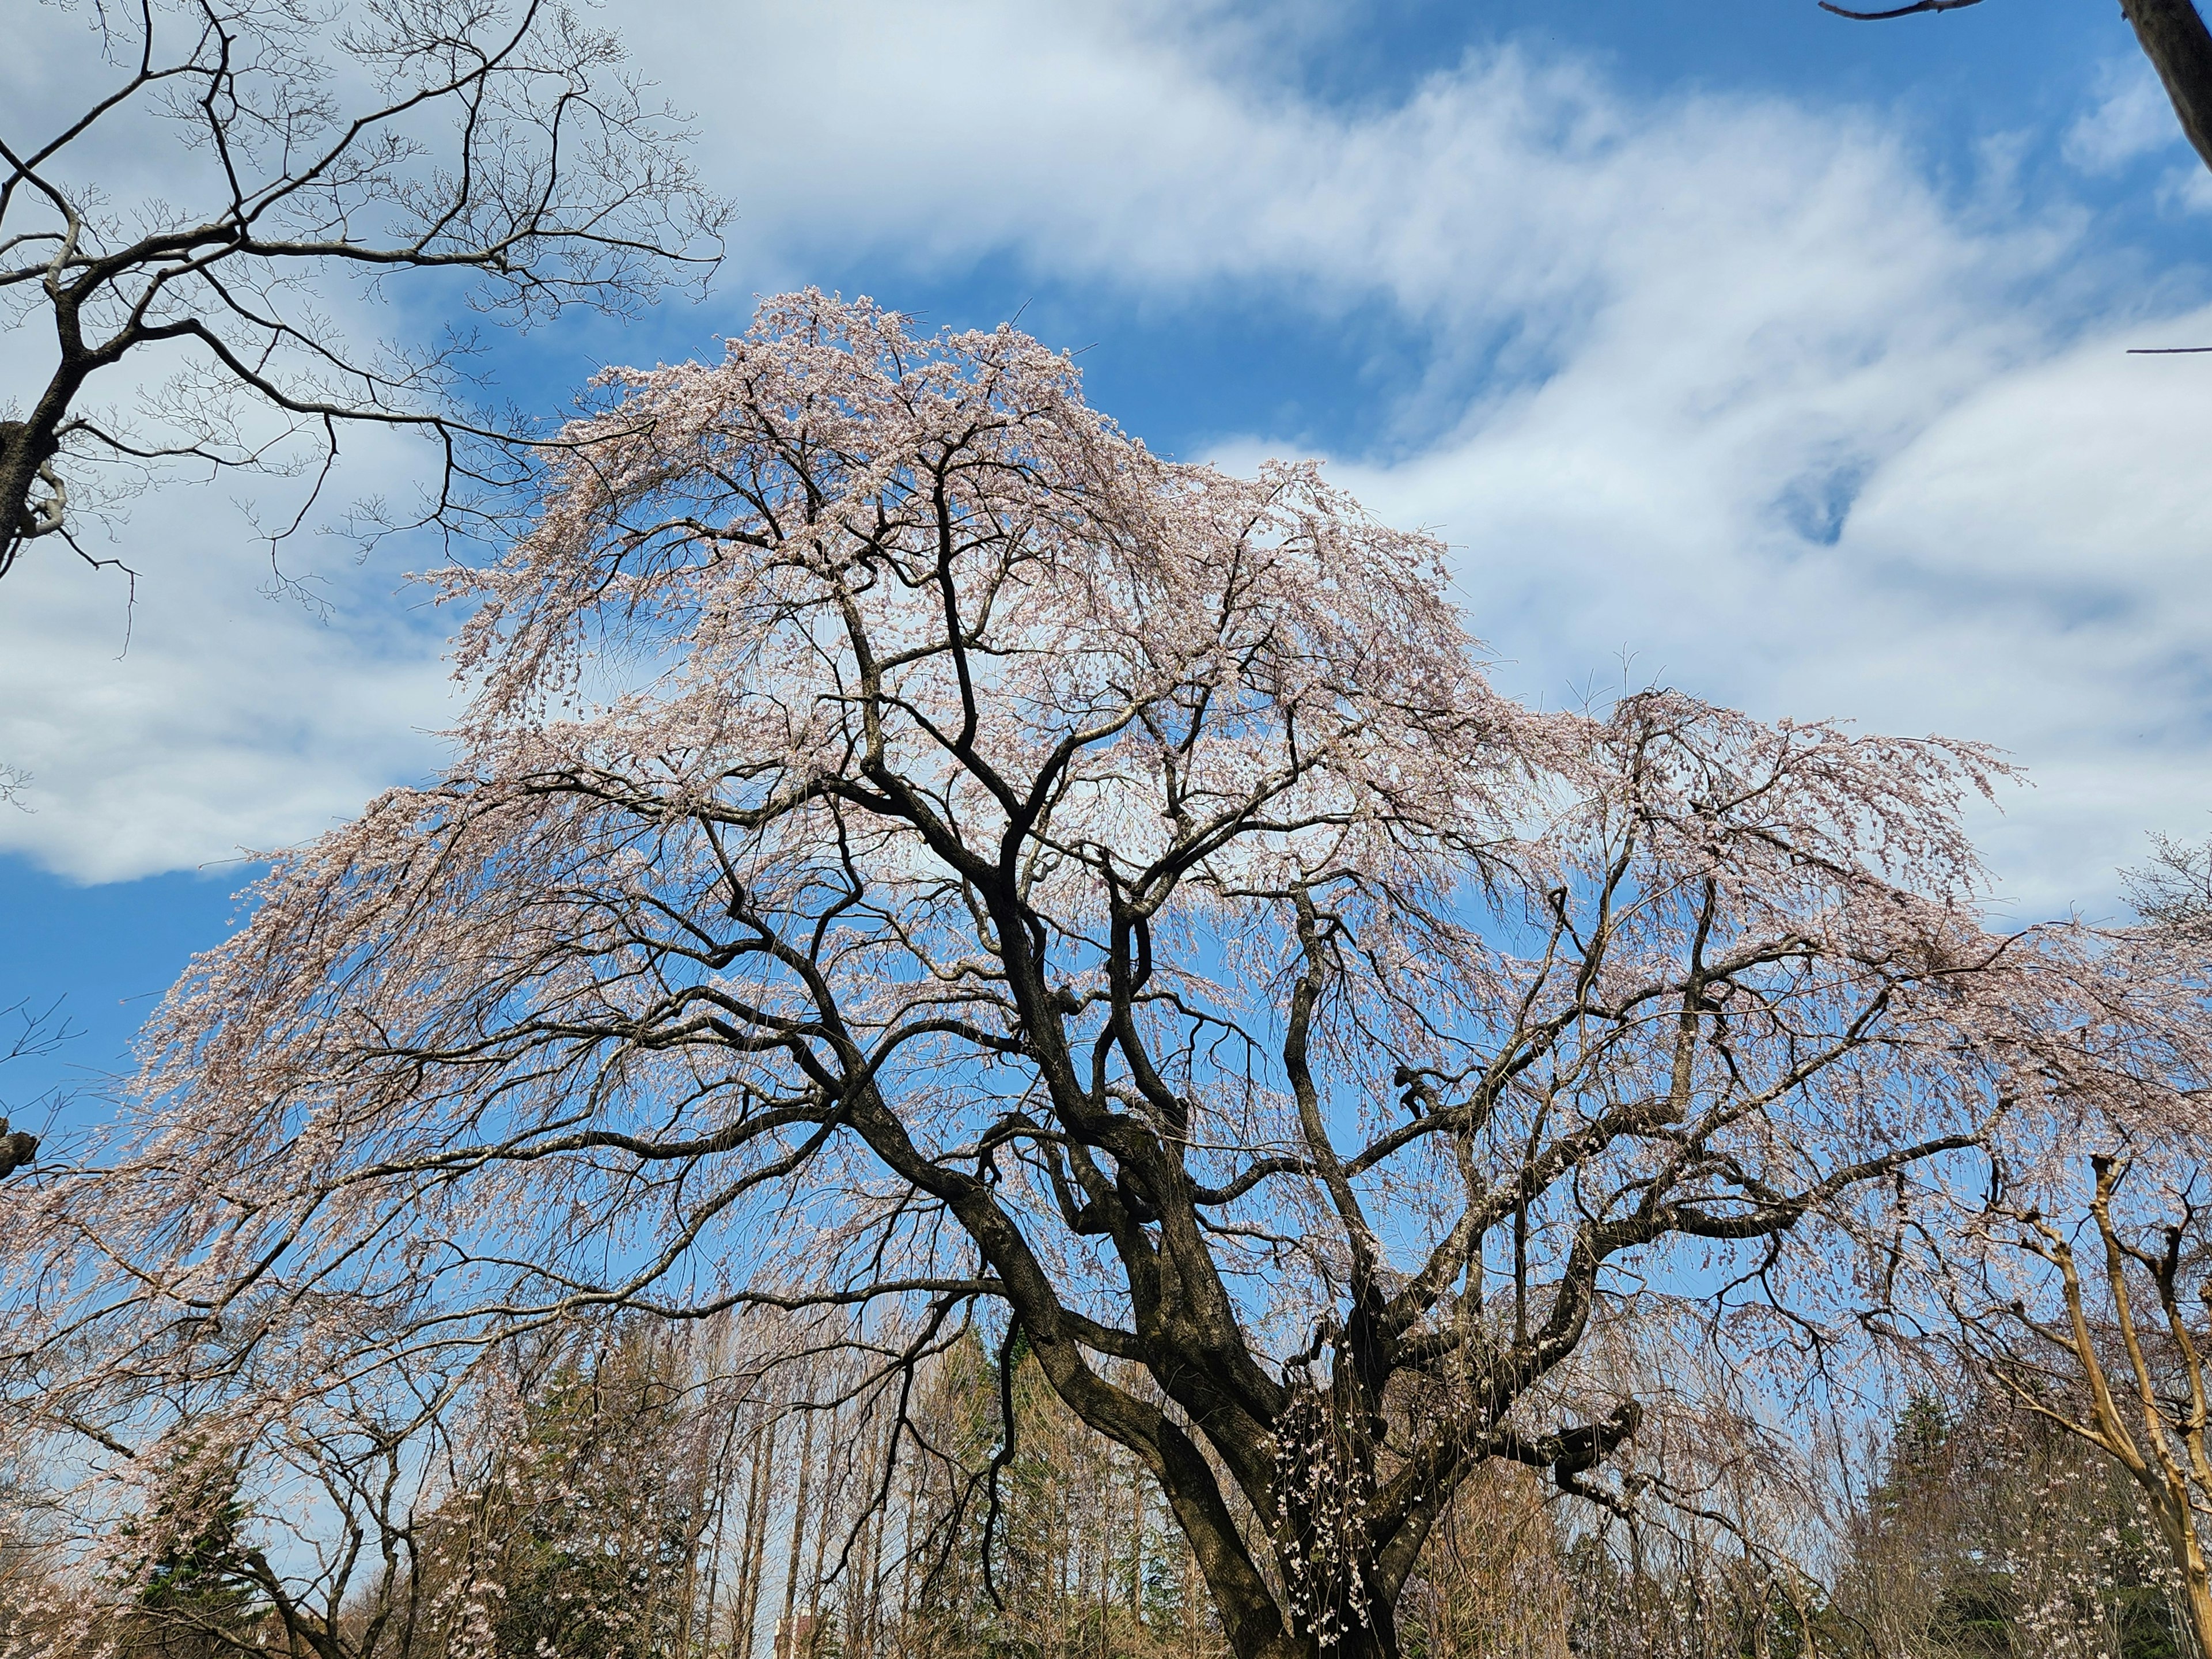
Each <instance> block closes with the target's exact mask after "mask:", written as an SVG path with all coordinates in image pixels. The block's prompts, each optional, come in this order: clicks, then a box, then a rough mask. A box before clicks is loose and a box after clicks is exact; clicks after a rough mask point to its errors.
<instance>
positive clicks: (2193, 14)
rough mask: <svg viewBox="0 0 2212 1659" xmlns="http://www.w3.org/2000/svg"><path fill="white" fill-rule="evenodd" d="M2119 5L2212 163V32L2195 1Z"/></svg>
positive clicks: (2133, 0)
mask: <svg viewBox="0 0 2212 1659" xmlns="http://www.w3.org/2000/svg"><path fill="white" fill-rule="evenodd" d="M2120 9H2121V10H2122V11H2123V12H2124V13H2125V14H2126V15H2127V20H2128V21H2129V23H2130V25H2131V26H2132V27H2134V29H2135V32H2136V43H2137V44H2138V45H2140V46H2142V50H2143V56H2144V57H2146V58H2149V59H2150V61H2151V67H2152V68H2154V69H2155V70H2157V71H2158V78H2159V80H2160V82H2162V83H2164V85H2165V87H2166V96H2167V97H2168V98H2170V99H2172V100H2173V112H2174V114H2175V115H2176V116H2177V117H2178V118H2179V119H2180V122H2181V130H2182V131H2183V132H2184V133H2185V134H2186V135H2187V136H2188V138H2189V142H2190V143H2191V145H2192V146H2194V147H2195V149H2196V151H2197V155H2198V156H2199V157H2200V158H2201V159H2202V160H2203V162H2204V165H2205V166H2206V167H2212V31H2207V29H2206V28H2205V27H2204V20H2203V18H2202V17H2200V16H2199V15H2197V8H2196V7H2195V6H2194V5H2193V4H2191V0H2120Z"/></svg>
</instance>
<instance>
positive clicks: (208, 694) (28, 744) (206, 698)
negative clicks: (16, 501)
mask: <svg viewBox="0 0 2212 1659" xmlns="http://www.w3.org/2000/svg"><path fill="white" fill-rule="evenodd" d="M357 447H362V448H367V447H368V446H366V445H361V446H357ZM362 470H363V469H356V472H355V475H354V476H355V477H359V476H360V473H361V471H362ZM129 530H130V532H131V535H130V544H131V547H130V557H131V562H132V563H133V565H134V566H135V568H136V569H137V573H138V574H137V582H136V588H137V597H136V603H135V605H132V604H131V603H129V597H130V591H131V590H130V585H129V584H128V583H127V582H126V581H125V579H124V578H122V577H121V576H119V575H118V574H117V573H115V572H112V571H110V572H103V573H99V574H94V573H92V572H89V571H88V570H87V569H86V568H84V567H83V566H82V565H81V564H79V563H78V562H77V561H76V557H75V556H74V555H72V554H70V552H69V551H68V550H67V549H65V548H62V547H59V546H58V545H56V544H54V543H52V542H51V541H48V542H40V543H35V544H33V546H32V548H31V549H30V550H29V551H28V552H27V554H26V555H25V557H24V559H23V562H22V563H21V565H19V566H18V567H17V568H16V570H15V572H14V573H13V574H10V575H9V577H8V580H7V582H6V584H5V589H4V593H0V599H4V608H3V609H0V759H5V760H6V761H7V762H8V763H9V764H10V765H11V766H14V767H16V768H19V769H21V770H22V771H25V772H27V773H29V774H30V775H31V782H30V784H29V786H28V787H27V788H26V789H25V790H23V791H22V792H21V803H22V805H25V806H27V807H28V808H29V809H30V810H28V811H16V810H14V809H13V808H12V807H11V808H0V850H6V851H9V852H15V853H20V854H24V855H26V856H27V857H29V858H31V859H33V860H35V861H36V862H37V863H39V864H40V865H42V866H45V867H46V868H47V869H50V870H52V871H55V872H58V873H59V874H62V875H64V876H67V877H69V878H72V879H75V880H79V881H116V880H123V879H127V878H131V877H134V876H141V875H148V874H151V873H154V872H160V871H164V870H175V869H187V868H191V867H193V866H199V865H203V864H207V863H210V862H214V861H218V860H225V859H229V858H234V857H236V856H237V855H238V854H240V852H243V851H246V850H259V849H265V848H273V847H278V846H283V845H285V844H287V843H289V842H295V841H298V840H301V839H302V838H304V837H306V836H311V835H313V834H316V833H318V832H319V831H320V830H323V829H329V828H331V826H332V825H333V824H335V823H339V822H342V821H343V820H344V819H345V818H348V817H351V816H352V815H353V814H354V813H355V812H356V811H359V810H360V808H361V806H362V804H363V803H364V802H365V801H366V800H367V799H368V798H369V797H370V796H371V795H373V794H374V793H376V792H377V791H378V790H380V789H381V788H383V787H386V785H388V784H390V783H392V782H394V781H400V780H404V779H413V778H416V777H419V776H421V775H423V774H424V773H426V772H428V771H429V770H431V769H434V768H435V766H436V764H437V763H438V759H439V755H440V748H439V745H438V743H437V741H436V740H435V738H431V737H429V736H428V735H426V734H427V732H428V731H429V730H431V729H433V728H435V727H439V726H445V725H447V724H449V723H450V722H451V720H452V718H453V714H452V708H451V705H450V702H449V696H448V684H447V676H446V672H445V670H444V667H443V665H442V663H441V659H440V647H441V635H440V634H439V632H438V630H437V629H436V628H435V624H432V623H429V622H428V619H427V618H425V617H423V616H422V612H421V611H420V610H419V608H418V607H417V606H416V605H415V603H414V599H415V596H412V595H398V596H395V593H394V590H395V589H396V588H397V587H398V580H397V578H396V576H395V575H394V574H392V568H391V567H390V566H389V564H387V563H380V565H379V566H378V567H377V568H373V569H368V570H363V569H360V568H356V567H355V566H354V564H353V563H352V561H351V560H350V558H349V557H348V556H346V554H345V552H344V550H343V549H342V548H340V547H338V546H336V545H333V544H330V543H329V542H328V541H326V540H321V539H319V538H302V539H301V541H299V542H295V543H293V544H289V545H288V547H287V549H286V551H285V553H284V561H285V566H286V569H287V573H288V574H289V575H290V576H292V577H293V578H294V579H295V580H300V581H301V583H302V584H303V586H306V587H307V589H308V591H310V592H322V593H324V594H326V595H327V598H328V603H327V605H323V606H319V607H311V606H309V605H303V604H302V603H301V602H300V601H299V600H297V599H283V598H270V597H269V596H268V595H267V592H266V590H267V589H268V588H269V586H270V578H271V574H272V573H271V566H270V556H269V550H268V548H267V547H266V545H265V544H260V543H258V542H256V541H255V539H254V535H253V526H252V523H251V522H250V521H249V520H248V519H247V518H246V514H244V513H242V512H240V510H239V509H238V508H237V507H235V506H234V505H233V504H232V503H231V502H230V501H229V500H228V498H227V496H226V495H223V494H222V486H220V485H218V486H216V487H214V488H212V489H210V488H207V487H204V486H203V487H197V488H174V489H168V490H166V491H163V492H162V493H161V494H160V495H157V496H156V497H155V498H153V499H152V500H151V501H149V502H145V503H142V504H141V505H140V507H139V510H138V511H137V513H135V514H134V516H133V519H132V520H131V525H130V526H129ZM92 550H94V551H95V552H103V553H104V552H107V551H111V550H112V549H109V548H106V547H105V546H102V545H100V544H98V543H97V542H95V543H94V544H93V548H92Z"/></svg>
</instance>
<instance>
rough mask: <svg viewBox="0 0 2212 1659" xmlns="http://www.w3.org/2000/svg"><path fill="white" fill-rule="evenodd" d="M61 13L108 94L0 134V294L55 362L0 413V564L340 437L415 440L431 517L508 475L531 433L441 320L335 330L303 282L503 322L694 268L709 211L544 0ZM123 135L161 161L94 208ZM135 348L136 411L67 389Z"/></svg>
mask: <svg viewBox="0 0 2212 1659" xmlns="http://www.w3.org/2000/svg"><path fill="white" fill-rule="evenodd" d="M82 15H83V16H84V18H85V23H86V27H87V36H86V40H85V46H84V50H85V52H87V54H88V55H89V54H92V53H95V52H96V53H97V54H99V56H100V60H101V61H102V63H104V64H106V66H107V69H108V70H109V74H108V76H107V77H106V85H105V86H104V87H102V88H100V89H99V90H98V91H97V92H96V93H93V94H88V101H87V102H86V103H85V104H84V105H83V106H81V107H78V108H73V109H70V110H66V111H64V112H58V113H56V114H54V115H52V116H50V117H49V118H48V125H47V126H46V128H45V130H43V131H25V130H23V129H24V128H25V126H26V125H27V124H28V123H29V122H30V121H31V119H32V118H33V111H32V110H30V109H28V108H24V107H18V108H17V109H15V110H14V111H12V112H10V113H9V116H8V117H7V118H6V120H5V123H4V125H5V127H6V128H7V129H8V130H7V131H5V132H4V133H0V167H4V172H0V303H4V304H5V306H6V307H7V308H8V309H7V312H6V315H7V318H8V321H9V324H10V325H12V326H14V327H15V328H17V329H36V330H37V331H38V332H39V333H40V335H42V336H45V337H47V338H50V339H51V341H52V357H51V360H50V366H49V367H47V368H46V369H45V370H44V379H43V380H34V381H33V383H32V384H28V385H27V386H24V387H23V388H22V389H21V392H19V393H18V394H17V395H16V396H15V398H11V399H9V400H8V401H7V403H6V404H0V416H4V418H0V575H4V574H6V573H7V572H8V571H9V569H11V568H13V567H14V566H15V562H16V560H17V559H18V558H19V557H20V556H21V552H22V550H23V548H24V546H25V545H26V544H27V543H28V542H30V541H32V540H34V539H36V538H40V537H46V536H52V537H55V538H59V539H61V540H63V541H64V542H67V543H68V544H70V545H71V546H72V547H74V548H76V550H77V551H78V552H79V553H80V554H82V555H84V556H86V557H88V558H89V557H91V555H90V554H89V553H88V552H87V550H86V549H85V548H84V547H83V545H82V543H81V542H79V541H78V540H77V538H76V534H75V532H76V530H77V529H79V528H80V527H82V524H83V522H84V520H85V515H86V512H87V508H88V506H95V505H96V504H97V502H98V501H100V499H102V498H103V497H106V496H112V495H113V494H114V492H115V491H116V490H118V489H127V488H128V487H129V486H130V484H131V481H132V480H134V479H136V478H138V477H143V476H144V475H145V474H146V473H147V471H149V469H153V468H155V467H157V466H159V465H161V464H162V463H165V462H172V461H175V462H190V463H192V464H195V465H201V466H204V467H209V468H214V469H217V470H220V469H224V468H232V467H251V466H258V465H274V466H280V467H282V466H291V467H301V466H304V467H307V469H308V470H310V471H316V472H317V473H318V477H319V476H321V475H322V474H324V473H326V472H327V469H328V467H329V465H330V463H331V461H333V460H334V459H336V456H337V447H338V443H339V440H340V433H341V430H342V428H345V427H348V426H352V425H361V424H368V425H371V426H383V427H388V428H399V429H403V430H410V431H416V432H420V433H422V434H424V435H428V437H429V438H430V439H431V440H432V441H434V442H435V443H436V444H438V445H439V446H440V447H441V452H442V455H443V460H444V473H443V483H442V485H441V487H440V488H439V489H436V490H435V491H433V503H432V505H431V507H430V508H429V511H430V513H432V514H433V515H435V516H440V517H442V518H444V519H445V520H447V522H448V523H449V524H459V523H461V522H463V521H464V520H465V517H466V514H467V513H468V512H469V510H470V502H471V493H472V491H473V489H475V488H476V487H477V486H480V485H490V486H503V485H505V484H506V483H510V482H512V481H513V478H514V477H516V476H517V472H518V469H520V470H525V471H526V464H525V462H524V453H525V451H524V450H521V449H518V446H526V445H527V443H528V441H530V439H531V438H532V436H533V434H532V431H531V430H530V429H529V428H527V426H526V425H522V424H517V423H514V422H501V421H497V420H495V418H494V417H491V416H485V415H482V414H478V413H474V412H471V410H470V409H469V407H468V405H467V402H466V400H465V398H464V397H463V396H462V394H463V393H464V392H465V391H466V389H467V388H466V378H465V368H466V361H467V356H468V353H469V350H470V349H471V348H470V343H469V341H468V340H467V339H466V338H465V337H459V336H451V335H449V336H448V337H447V339H446V340H445V342H444V343H439V344H433V345H430V346H428V347H418V346H416V345H412V344H409V345H400V344H392V343H386V344H382V345H379V344H375V343H362V342H358V341H353V340H349V338H348V337H347V336H346V334H345V332H344V331H343V328H342V326H341V324H340V320H339V316H338V314H337V313H339V312H341V311H342V310H343V306H344V303H345V296H344V295H341V294H339V293H337V292H336V291H333V290H331V289H327V288H325V289H318V288H317V287H316V286H315V284H316V283H325V282H326V281H327V280H329V279H332V278H336V277H339V276H353V277H356V278H359V279H360V280H361V281H362V283H366V284H367V289H366V292H368V294H371V295H374V294H375V293H376V292H377V291H378V290H380V288H381V287H382V285H383V284H385V283H388V282H389V281H390V280H391V279H392V278H393V277H395V276H410V277H414V278H416V279H417V281H418V283H420V282H422V280H424V279H429V278H434V277H435V275H436V274H437V273H439V272H451V273H453V275H454V276H457V277H460V278H463V279H465V280H466V281H467V282H468V283H469V284H470V286H469V287H468V289H467V293H468V295H469V299H470V302H471V305H472V306H474V307H475V308H477V310H478V311H480V312H483V313H487V314H489V315H491V316H493V317H495V318H497V319H501V320H502V321H508V322H513V323H517V324H525V325H526V324H529V323H532V322H535V321H538V320H541V319H544V318H546V317H550V316H551V315H554V314H556V313H558V312H560V311H562V310H563V309H564V308H566V307H570V306H574V305H585V306H589V307H596V308H599V309H602V310H612V311H623V310H627V309H629V307H634V306H635V305H637V304H639V303H641V302H642V301H645V300H647V299H648V298H650V297H651V296H652V295H653V293H654V292H656V291H657V290H658V289H659V288H660V287H661V285H662V284H663V283H665V282H667V281H668V280H670V279H671V277H674V276H683V275H687V274H697V275H700V276H702V277H703V274H704V273H705V272H706V271H707V270H710V269H711V268H712V264H713V263H714V256H715V253H716V252H717V249H718V246H719V242H718V237H719V232H720V227H721V225H722V223H723V222H724V220H725V218H726V210H725V209H724V207H723V206H722V205H721V204H720V203H718V202H716V201H715V200H714V199H713V198H712V197H709V196H708V194H707V193H706V192H705V191H702V189H701V188H700V186H699V185H698V182H697V180H696V178H695V177H694V175H693V173H692V172H691V170H690V164H689V163H688V161H686V160H685V159H684V155H683V151H682V139H683V137H684V135H683V132H682V131H681V129H680V127H679V125H678V124H677V122H676V121H675V120H674V118H672V117H671V114H670V112H668V111H666V110H665V109H663V108H659V107H657V106H653V105H652V104H650V103H648V102H647V100H646V98H645V96H644V94H643V92H642V89H641V87H640V86H639V85H638V83H637V82H635V79H634V78H632V77H631V76H629V74H628V73H627V72H626V71H625V70H624V69H623V62H622V52H621V50H620V48H619V46H618V45H617V42H616V40H615V39H614V38H613V37H612V36H611V35H610V34H608V33H605V31H603V30H600V29H597V28H594V27H590V26H588V25H587V24H586V21H584V20H583V18H582V17H581V16H580V15H578V14H577V13H576V12H575V11H574V10H573V9H570V8H569V7H568V6H567V5H565V4H561V3H557V0H513V3H503V0H493V3H483V4H464V3H454V0H390V3H378V4H352V3H346V4H340V5H337V6H332V7H302V6H299V5H295V4H292V3H289V0H139V3H137V4H125V5H112V4H97V5H92V6H89V7H87V8H84V9H83V11H82ZM179 139H181V140H182V144H181V147H179ZM129 143H140V144H143V145H145V146H147V147H148V148H149V150H151V151H153V152H155V153H167V154H170V155H179V154H181V156H182V157H183V158H185V159H183V160H180V161H179V163H178V165H179V167H185V168H187V169H188V170H187V172H186V173H185V177H183V178H180V179H174V180H173V181H165V183H166V184H167V188H166V189H165V190H164V191H163V192H162V194H161V196H160V197H153V196H149V197H147V198H145V199H143V200H138V201H124V200H118V199H114V198H112V197H110V196H109V195H108V193H107V191H106V190H104V189H103V188H102V187H101V185H102V170H101V169H100V167H99V161H98V156H99V155H100V152H101V149H102V147H104V146H106V147H112V146H119V145H124V144H129ZM687 268H688V270H687ZM419 291H421V292H422V295H423V297H424V298H425V299H428V297H429V295H430V294H431V293H433V292H435V293H440V294H452V295H458V293H459V289H455V288H452V287H447V288H443V289H420V290H419ZM157 354H161V356H160V361H161V362H164V363H173V362H178V361H179V359H180V360H181V362H182V363H183V365H184V366H183V367H182V368H177V369H175V370H174V372H173V374H172V375H171V377H170V378H168V379H167V380H166V381H165V382H163V383H161V385H159V386H157V387H156V389H155V390H153V391H151V392H149V393H147V394H145V395H144V396H142V397H140V398H138V399H137V407H136V409H135V410H134V411H132V412H131V413H128V414H123V413H118V412H116V411H115V410H112V408H111V407H109V406H106V405H104V404H96V403H94V401H93V399H94V398H95V397H97V396H98V389H99V386H100V384H102V383H103V382H105V381H112V380H116V379H118V374H117V371H118V370H123V371H125V374H126V375H127V374H128V372H129V370H130V369H136V370H138V371H139V372H140V373H142V374H143V373H152V372H155V371H153V370H152V368H151V365H152V364H153V363H154V362H155V360H156V356H157ZM126 365H127V366H128V369H126V368H125V366H126ZM295 440H302V441H304V445H305V447H304V448H303V447H302V445H301V442H295ZM318 453H319V459H316V457H317V455H318ZM303 456H304V457H306V458H307V459H302V457H303ZM72 491H74V492H75V494H74V495H72ZM304 511H305V508H304V507H303V508H301V512H302V513H304ZM293 522H294V523H295V524H296V523H297V522H298V520H297V518H296V517H295V519H294V520H293ZM278 533H279V534H282V533H285V532H283V531H282V530H280V531H279V532H278Z"/></svg>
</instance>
